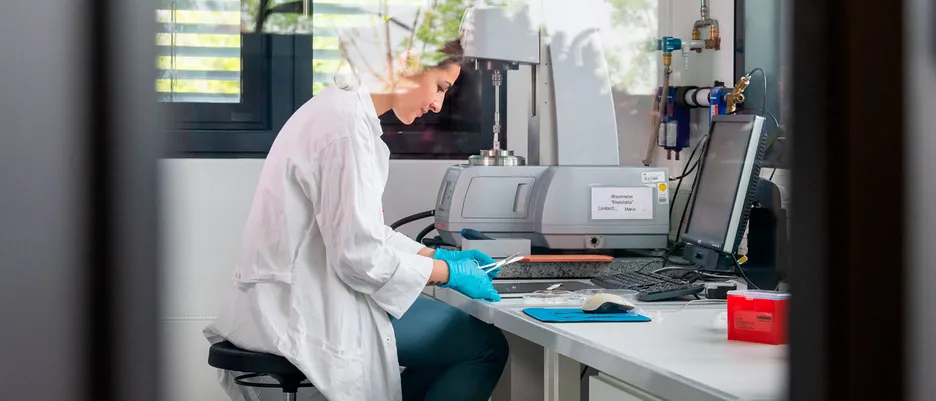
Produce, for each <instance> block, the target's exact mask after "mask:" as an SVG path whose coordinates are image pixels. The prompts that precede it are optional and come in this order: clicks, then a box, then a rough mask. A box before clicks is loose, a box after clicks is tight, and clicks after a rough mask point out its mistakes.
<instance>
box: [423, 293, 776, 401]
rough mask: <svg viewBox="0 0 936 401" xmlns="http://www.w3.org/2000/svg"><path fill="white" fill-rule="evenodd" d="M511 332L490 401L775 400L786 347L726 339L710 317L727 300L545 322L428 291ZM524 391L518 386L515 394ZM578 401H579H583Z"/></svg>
mask: <svg viewBox="0 0 936 401" xmlns="http://www.w3.org/2000/svg"><path fill="white" fill-rule="evenodd" d="M428 293H429V294H430V295H432V296H434V297H435V298H436V299H438V300H440V301H443V302H446V303H448V304H450V305H453V306H455V307H458V308H459V309H462V310H464V311H465V312H467V313H469V314H471V315H473V316H475V317H476V318H478V319H480V320H482V321H485V322H487V323H490V324H493V325H495V326H497V327H499V328H501V329H502V330H503V331H504V332H505V333H507V334H508V340H509V341H510V346H511V358H510V362H509V363H508V368H507V369H506V372H505V375H504V378H502V380H501V384H499V385H498V389H497V390H495V394H494V397H492V400H493V401H501V400H511V401H526V400H547V401H573V400H579V399H580V391H581V389H580V383H581V379H580V375H581V372H582V370H581V369H582V367H581V365H580V364H583V365H587V366H590V367H592V368H594V369H596V370H598V371H599V372H600V373H599V375H597V376H592V377H590V378H589V380H588V401H611V400H616V401H620V400H625V401H629V400H692V401H707V400H778V399H783V398H784V393H785V391H784V390H785V385H786V366H787V356H786V355H787V350H786V346H773V345H762V344H752V343H744V342H735V341H728V340H727V339H726V336H727V334H726V330H725V329H724V328H717V327H716V326H715V325H714V324H713V320H715V318H716V317H717V315H718V314H719V313H720V312H723V311H725V308H726V307H725V305H724V304H706V303H698V304H696V303H691V304H688V305H687V304H686V303H687V301H678V302H664V303H659V302H657V303H650V304H647V303H641V304H639V305H638V307H639V308H642V309H643V310H644V311H645V312H646V313H645V314H646V315H648V316H650V317H651V319H653V321H652V322H649V323H558V324H556V323H543V322H540V321H538V320H536V319H533V318H531V317H529V316H527V315H526V314H524V313H523V308H526V307H530V306H536V305H524V302H523V300H522V299H509V298H505V299H504V300H502V301H501V302H497V303H492V302H486V301H478V300H472V299H470V298H468V297H465V296H464V295H462V294H460V293H458V292H455V291H452V290H448V289H442V288H436V289H434V291H429V292H428ZM517 387H522V388H517ZM583 401H584V400H583Z"/></svg>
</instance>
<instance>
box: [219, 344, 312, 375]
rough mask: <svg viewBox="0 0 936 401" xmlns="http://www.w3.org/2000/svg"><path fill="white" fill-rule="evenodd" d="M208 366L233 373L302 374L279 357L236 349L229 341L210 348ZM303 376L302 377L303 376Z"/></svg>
mask: <svg viewBox="0 0 936 401" xmlns="http://www.w3.org/2000/svg"><path fill="white" fill-rule="evenodd" d="M208 364H209V365H211V366H213V367H216V368H218V369H224V370H233V371H235V372H253V373H265V374H269V375H289V376H293V375H302V372H301V371H300V370H299V369H298V368H296V367H295V366H293V364H292V363H289V361H288V360H286V358H283V357H281V356H279V355H273V354H265V353H262V352H253V351H248V350H245V349H241V348H237V346H235V345H234V344H231V343H230V342H229V341H223V342H219V343H216V344H214V345H212V346H211V349H209V350H208ZM303 376H304V375H303Z"/></svg>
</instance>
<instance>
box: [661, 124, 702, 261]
mask: <svg viewBox="0 0 936 401" xmlns="http://www.w3.org/2000/svg"><path fill="white" fill-rule="evenodd" d="M707 149H708V141H706V142H705V145H704V146H702V153H701V154H699V172H698V173H696V177H701V176H702V170H703V169H704V168H705V152H706V150H707ZM698 187H699V180H695V181H693V182H692V188H690V189H689V198H688V199H686V204H685V205H683V212H682V216H681V218H680V219H679V227H678V228H676V242H677V243H678V242H679V239H680V238H681V237H682V227H683V223H684V222H685V221H686V212H687V211H688V210H689V204H690V203H692V194H693V193H695V190H696V188H698ZM672 206H673V205H670V208H671V209H672ZM670 214H671V215H672V213H670Z"/></svg>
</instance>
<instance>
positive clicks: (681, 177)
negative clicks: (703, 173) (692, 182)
mask: <svg viewBox="0 0 936 401" xmlns="http://www.w3.org/2000/svg"><path fill="white" fill-rule="evenodd" d="M698 165H699V161H698V160H696V162H695V163H692V167H689V171H686V169H685V167H684V168H683V171H685V173H683V174H682V175H680V176H678V177H673V178H671V179H670V181H676V180H679V181H682V179H683V178H686V177H688V176H689V175H690V174H692V172H693V171H695V168H696V166H698ZM686 166H689V164H688V163H686ZM676 187H677V188H676V189H677V190H678V189H679V184H678V183H677V184H676Z"/></svg>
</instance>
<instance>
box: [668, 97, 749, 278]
mask: <svg viewBox="0 0 936 401" xmlns="http://www.w3.org/2000/svg"><path fill="white" fill-rule="evenodd" d="M763 128H764V118H763V117H760V116H755V115H719V116H713V117H712V125H711V127H710V129H709V135H708V140H707V143H706V145H705V148H704V151H703V154H702V156H701V162H700V164H699V167H698V169H699V172H698V173H697V174H698V175H697V176H696V181H695V183H694V187H695V190H694V191H693V193H692V196H691V198H690V200H689V202H690V212H689V215H688V218H687V221H686V230H685V232H684V233H683V235H682V241H681V242H682V243H683V245H684V246H685V250H684V252H683V258H684V259H686V260H688V261H690V262H692V263H694V264H696V265H697V266H698V267H699V268H702V269H712V270H722V269H720V268H719V267H727V268H729V269H731V268H732V267H733V264H732V265H731V266H722V265H721V264H719V263H718V261H719V255H723V256H725V255H730V254H734V253H736V252H737V248H738V245H739V244H740V242H741V238H742V236H743V235H744V230H745V227H746V225H747V220H748V214H749V213H750V209H751V204H752V203H753V199H754V196H755V191H756V189H757V182H758V181H759V179H760V163H761V160H762V159H763V157H764V146H765V142H766V134H765V133H764V129H763Z"/></svg>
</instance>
